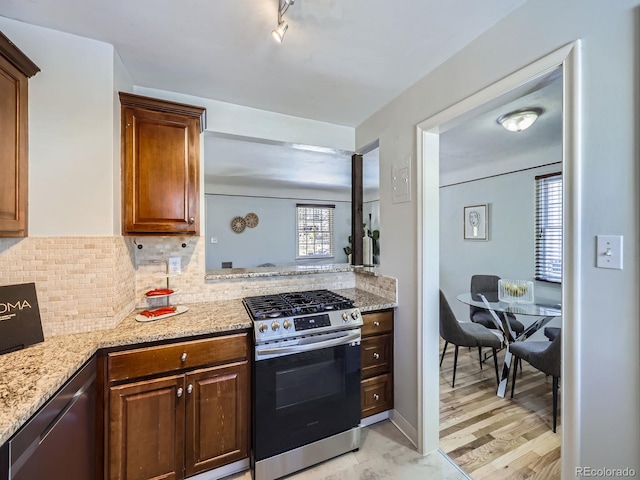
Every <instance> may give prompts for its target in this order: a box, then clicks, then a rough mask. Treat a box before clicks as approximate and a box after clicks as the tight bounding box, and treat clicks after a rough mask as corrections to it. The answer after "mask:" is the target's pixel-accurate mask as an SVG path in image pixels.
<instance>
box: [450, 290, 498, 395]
mask: <svg viewBox="0 0 640 480" xmlns="http://www.w3.org/2000/svg"><path fill="white" fill-rule="evenodd" d="M440 336H441V337H442V338H443V339H444V341H445V343H444V348H443V349H442V357H441V358H440V366H442V360H444V354H445V352H446V351H447V345H449V343H452V344H453V345H455V347H456V349H455V354H454V359H453V380H452V381H451V386H452V387H454V386H455V383H456V367H457V365H458V347H478V354H479V355H480V368H482V347H489V348H492V349H493V364H494V366H495V369H496V382H497V383H498V384H499V383H500V379H499V377H498V359H497V358H496V350H497V349H498V348H500V347H501V346H502V340H501V339H500V337H498V335H496V334H495V333H493V332H492V331H491V330H489V329H488V328H486V327H483V326H482V325H479V324H476V323H469V322H466V323H460V322H458V320H457V319H456V317H455V315H454V313H453V311H452V310H451V306H450V305H449V302H448V301H447V299H446V297H445V296H444V294H443V293H442V290H440Z"/></svg>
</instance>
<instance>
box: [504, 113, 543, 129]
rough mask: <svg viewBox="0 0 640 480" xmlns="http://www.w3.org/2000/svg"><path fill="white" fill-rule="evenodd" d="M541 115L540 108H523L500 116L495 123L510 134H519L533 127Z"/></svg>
mask: <svg viewBox="0 0 640 480" xmlns="http://www.w3.org/2000/svg"><path fill="white" fill-rule="evenodd" d="M541 114H542V109H541V108H523V109H521V110H516V111H515V112H509V113H506V114H504V115H500V116H499V117H498V120H497V122H498V123H499V124H500V125H502V126H503V127H504V128H505V129H506V130H509V131H510V132H521V131H522V130H526V129H527V128H529V127H530V126H531V125H533V122H535V121H536V120H537V119H538V117H539V116H540V115H541Z"/></svg>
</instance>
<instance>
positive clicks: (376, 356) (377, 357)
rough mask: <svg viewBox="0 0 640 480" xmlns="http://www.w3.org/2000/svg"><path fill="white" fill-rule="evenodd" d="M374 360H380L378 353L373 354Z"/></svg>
mask: <svg viewBox="0 0 640 480" xmlns="http://www.w3.org/2000/svg"><path fill="white" fill-rule="evenodd" d="M373 358H374V360H378V359H379V358H380V354H379V353H378V352H373Z"/></svg>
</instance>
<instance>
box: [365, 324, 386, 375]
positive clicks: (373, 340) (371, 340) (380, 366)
mask: <svg viewBox="0 0 640 480" xmlns="http://www.w3.org/2000/svg"><path fill="white" fill-rule="evenodd" d="M392 346H393V336H392V335H391V334H388V333H386V334H384V335H375V336H373V337H367V338H363V339H362V342H361V343H360V364H361V366H362V378H369V377H373V376H375V375H380V374H381V373H388V372H389V371H391V352H392V351H393V350H392Z"/></svg>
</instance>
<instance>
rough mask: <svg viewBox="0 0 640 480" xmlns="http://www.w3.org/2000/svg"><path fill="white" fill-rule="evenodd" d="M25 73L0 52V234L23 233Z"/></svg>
mask: <svg viewBox="0 0 640 480" xmlns="http://www.w3.org/2000/svg"><path fill="white" fill-rule="evenodd" d="M27 130H28V121H27V77H26V76H25V75H24V74H22V73H21V72H20V71H19V70H18V69H17V68H15V67H14V66H13V65H12V64H11V63H9V61H7V60H6V59H5V58H3V57H1V56H0V172H2V173H1V174H0V237H26V236H27V165H28V158H27Z"/></svg>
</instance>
